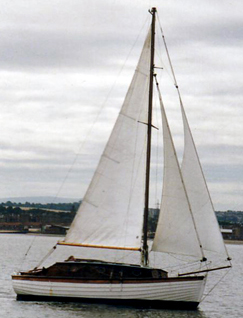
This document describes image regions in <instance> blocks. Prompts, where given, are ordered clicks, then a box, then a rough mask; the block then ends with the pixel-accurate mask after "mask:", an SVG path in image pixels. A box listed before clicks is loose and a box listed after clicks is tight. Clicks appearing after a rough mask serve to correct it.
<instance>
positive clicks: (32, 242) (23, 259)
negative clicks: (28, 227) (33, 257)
mask: <svg viewBox="0 0 243 318" xmlns="http://www.w3.org/2000/svg"><path fill="white" fill-rule="evenodd" d="M35 239H36V236H34V238H33V240H32V241H31V243H30V245H29V247H28V248H27V251H26V252H25V254H24V257H23V258H22V261H21V263H20V266H19V270H18V272H19V271H20V269H21V268H22V266H23V263H24V261H25V259H26V257H27V255H28V254H29V251H30V249H31V247H32V245H33V244H34V241H35Z"/></svg>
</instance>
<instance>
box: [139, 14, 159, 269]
mask: <svg viewBox="0 0 243 318" xmlns="http://www.w3.org/2000/svg"><path fill="white" fill-rule="evenodd" d="M150 13H151V15H152V23H151V55H150V78H149V99H148V125H147V127H148V129H147V158H146V180H145V203H144V216H143V246H142V265H143V266H147V265H148V261H149V260H148V213H149V181H150V159H151V137H152V106H153V78H154V43H155V13H156V8H152V10H151V11H150Z"/></svg>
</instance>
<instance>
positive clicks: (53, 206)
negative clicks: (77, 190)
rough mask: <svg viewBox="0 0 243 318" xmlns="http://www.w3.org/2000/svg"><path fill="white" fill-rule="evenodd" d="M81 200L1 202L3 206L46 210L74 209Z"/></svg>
mask: <svg viewBox="0 0 243 318" xmlns="http://www.w3.org/2000/svg"><path fill="white" fill-rule="evenodd" d="M80 203H81V202H71V203H46V204H42V203H30V202H25V203H20V202H18V203H17V202H11V201H7V202H2V203H1V206H3V207H19V208H21V207H23V208H35V209H48V210H58V211H69V212H71V211H76V210H77V209H78V207H79V205H80Z"/></svg>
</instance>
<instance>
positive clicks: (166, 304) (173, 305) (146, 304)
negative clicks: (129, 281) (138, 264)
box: [17, 295, 199, 310]
mask: <svg viewBox="0 0 243 318" xmlns="http://www.w3.org/2000/svg"><path fill="white" fill-rule="evenodd" d="M17 300H22V301H38V300H40V301H57V302H58V301H60V302H83V303H96V304H97V303H99V304H109V305H120V306H125V307H130V306H131V307H136V308H157V309H175V310H178V309H179V310H196V309H197V307H198V305H199V303H198V302H183V301H161V300H157V301H156V300H137V299H130V300H127V299H126V300H122V299H92V298H73V297H72V298H70V297H54V296H36V295H17Z"/></svg>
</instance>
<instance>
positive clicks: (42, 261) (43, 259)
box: [34, 244, 57, 269]
mask: <svg viewBox="0 0 243 318" xmlns="http://www.w3.org/2000/svg"><path fill="white" fill-rule="evenodd" d="M56 248H57V244H56V245H54V246H53V247H52V248H51V249H50V251H49V252H48V253H47V254H46V255H45V256H44V257H43V258H42V260H41V261H40V262H39V263H38V264H37V266H36V267H35V268H34V269H37V268H38V267H40V266H41V264H43V263H44V261H45V260H46V259H47V258H48V257H49V256H50V255H51V254H52V253H53V252H54V251H55V249H56Z"/></svg>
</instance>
